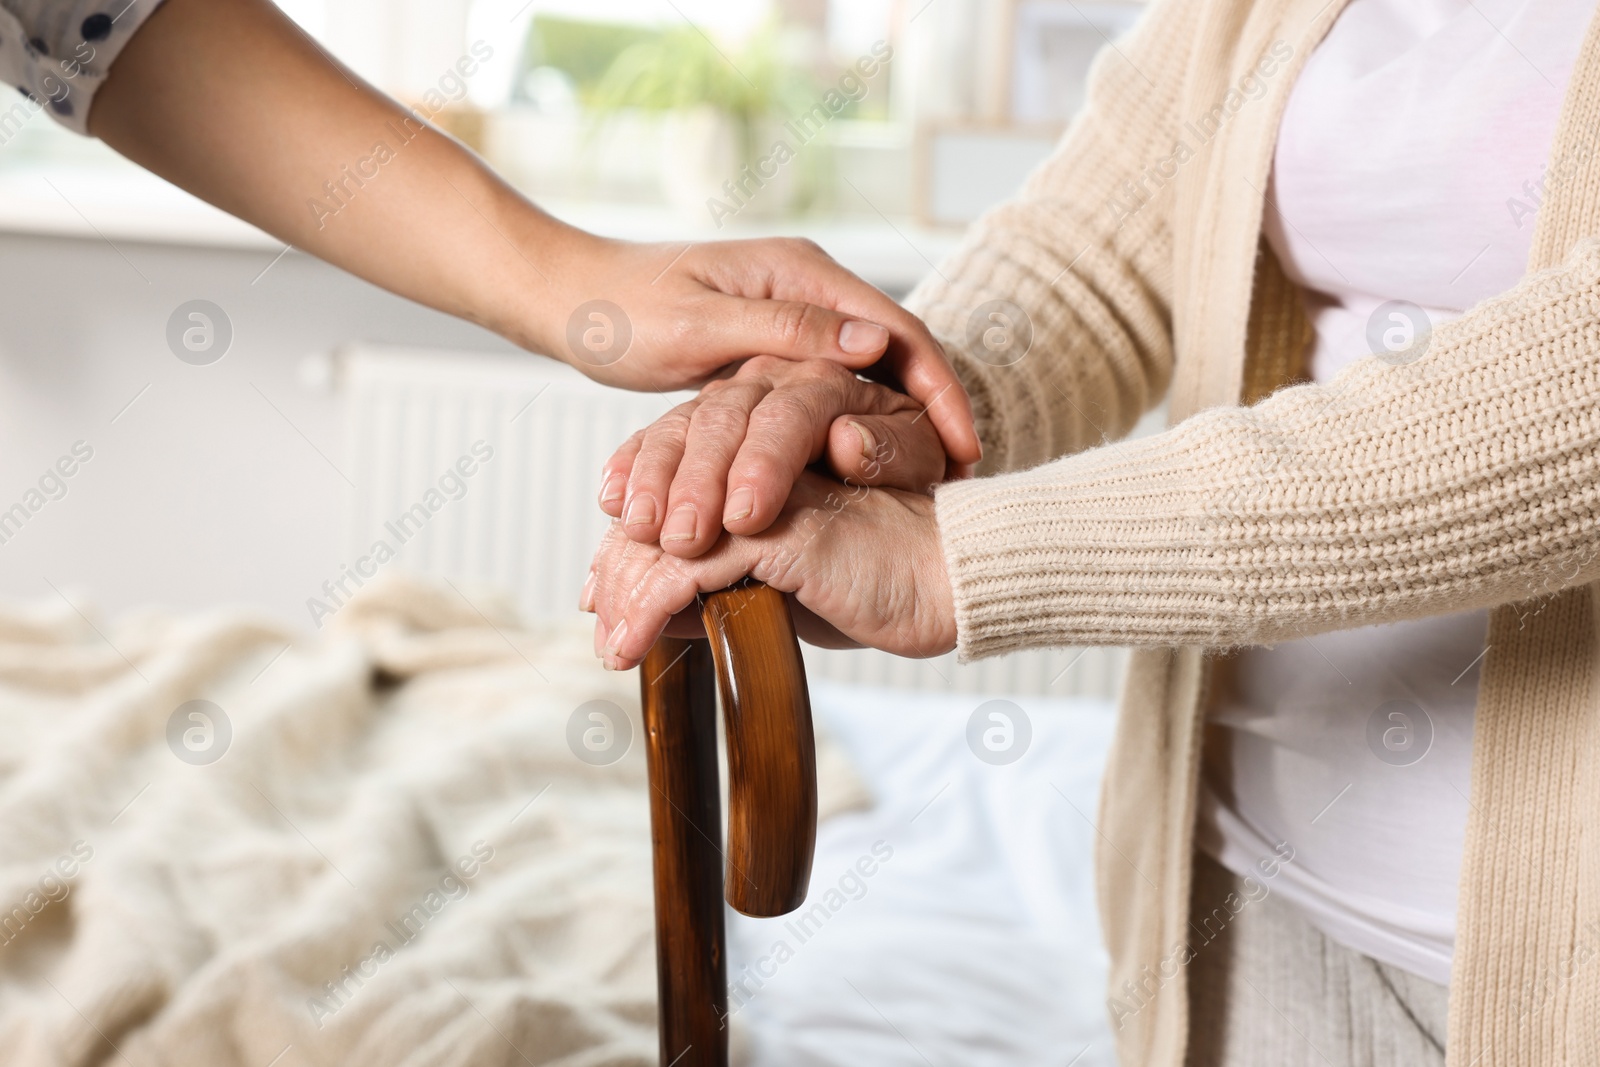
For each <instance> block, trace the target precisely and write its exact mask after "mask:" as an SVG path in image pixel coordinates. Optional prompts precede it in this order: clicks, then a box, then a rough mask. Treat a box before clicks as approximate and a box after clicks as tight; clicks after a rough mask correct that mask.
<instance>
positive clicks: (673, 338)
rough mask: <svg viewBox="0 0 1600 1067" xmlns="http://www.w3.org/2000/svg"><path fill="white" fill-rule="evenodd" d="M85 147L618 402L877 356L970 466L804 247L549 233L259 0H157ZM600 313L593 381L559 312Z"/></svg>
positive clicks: (861, 285)
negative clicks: (610, 353)
mask: <svg viewBox="0 0 1600 1067" xmlns="http://www.w3.org/2000/svg"><path fill="white" fill-rule="evenodd" d="M89 130H90V132H91V133H92V134H94V135H95V136H97V137H99V138H101V139H102V140H104V141H106V143H108V144H109V145H111V146H112V147H113V148H115V149H116V150H117V151H119V152H121V153H122V154H123V155H125V156H127V157H128V158H130V159H132V160H134V161H135V162H137V163H139V164H141V165H142V166H145V167H147V168H148V169H150V170H152V171H154V172H156V173H157V174H160V175H162V176H163V177H165V178H167V179H168V180H170V181H172V182H174V183H175V184H177V185H180V186H182V187H183V188H185V189H187V190H189V191H190V192H192V193H194V194H195V195H197V196H199V197H201V198H202V199H205V200H207V201H210V202H211V203H213V204H215V205H217V206H218V207H220V208H222V209H224V210H225V211H228V212H230V213H232V214H234V215H237V216H239V217H241V218H243V219H246V220H248V221H250V222H252V223H254V224H255V225H257V226H259V227H261V228H262V229H264V230H266V231H267V232H269V233H272V234H274V235H276V236H277V237H279V238H281V239H282V240H284V241H286V242H288V243H290V244H293V245H294V246H295V247H297V248H301V249H304V250H306V251H308V252H311V253H313V254H315V255H317V256H319V257H321V258H323V259H326V260H327V261H329V262H330V263H333V264H335V265H337V266H340V267H343V268H345V269H346V270H349V271H351V272H352V273H354V274H357V275H359V276H361V277H363V278H366V279H367V280H369V281H372V282H374V283H376V284H378V285H381V286H383V287H384V288H386V289H389V290H391V291H393V292H396V293H399V294H401V295H402V296H406V297H409V298H411V299H413V300H417V301H419V302H421V303H424V304H427V305H429V306H431V307H435V308H438V309H440V310H442V311H446V312H449V313H451V314H454V315H459V316H461V317H462V318H466V319H469V320H471V321H474V322H477V323H480V324H482V325H484V326H486V327H488V328H489V329H491V330H494V331H495V332H497V333H499V334H501V335H503V336H505V337H507V338H509V339H510V340H512V341H514V342H516V343H517V344H519V345H522V346H523V347H526V348H529V349H531V350H533V351H537V352H543V353H546V354H549V355H553V356H556V357H557V358H561V359H564V360H566V361H568V362H571V363H573V364H574V365H575V366H577V367H578V368H579V369H580V370H583V371H584V372H585V373H587V374H589V375H590V376H591V377H593V378H596V379H597V380H600V381H604V382H608V383H610V384H613V385H621V386H627V387H633V388H647V389H668V388H678V387H682V386H685V385H691V384H695V383H698V382H701V381H703V380H705V379H707V378H708V377H710V376H711V375H712V374H714V373H715V372H717V371H718V370H720V369H721V368H722V367H724V366H725V365H727V364H728V363H730V362H734V361H737V360H740V359H743V358H746V357H748V356H751V355H754V354H757V353H767V354H772V355H779V356H785V357H791V358H803V357H821V358H827V359H832V360H835V361H837V362H840V363H844V364H846V365H848V366H851V367H866V366H868V365H870V364H873V363H875V362H877V361H879V360H880V358H881V359H882V360H883V361H884V366H885V367H886V369H887V370H888V371H889V373H890V374H891V375H892V376H893V377H895V378H896V379H897V380H898V381H899V382H900V383H901V384H902V385H903V386H904V387H905V389H906V390H907V392H908V393H910V394H911V395H912V396H913V397H916V398H918V399H919V400H921V401H922V402H923V403H924V404H927V405H930V417H931V418H932V419H933V421H934V424H935V425H936V426H937V427H938V428H939V431H940V435H941V438H942V439H943V441H944V443H945V446H946V448H947V449H949V451H950V452H951V453H952V455H954V456H956V457H957V458H958V459H965V460H968V461H970V460H976V458H977V452H978V445H977V438H976V435H975V434H974V432H973V430H972V426H971V418H970V409H969V408H968V407H967V404H966V398H965V395H964V394H963V393H962V392H961V390H960V387H959V386H956V385H955V378H954V375H953V373H952V372H951V370H950V368H949V365H948V364H947V363H946V362H945V360H944V357H943V354H942V352H941V351H940V350H939V347H938V346H937V345H936V344H935V343H934V341H933V338H932V336H931V335H930V334H929V333H928V332H927V330H926V329H925V328H923V326H922V324H921V323H920V322H919V321H918V320H917V319H916V318H914V317H913V316H911V315H909V314H908V313H906V312H905V311H904V310H902V309H901V308H900V307H899V306H898V305H896V304H895V303H894V301H892V300H890V299H889V298H888V297H887V296H885V295H884V294H883V293H881V292H879V291H878V290H876V289H874V288H873V287H872V286H870V285H868V284H866V283H865V282H863V281H861V280H860V279H858V278H856V277H855V276H854V275H852V274H850V272H848V271H846V270H844V269H843V268H842V267H840V266H839V265H838V264H836V263H834V262H833V260H831V259H830V258H829V257H828V256H827V255H826V254H825V253H823V252H822V251H821V250H820V249H818V248H816V246H815V245H812V244H811V243H809V242H805V241H789V240H770V241H750V242H723V243H717V244H706V245H696V246H694V247H692V248H689V249H688V250H687V251H685V250H684V246H683V245H673V246H653V245H635V244H628V243H624V242H616V241H607V240H602V239H600V238H597V237H594V236H592V235H590V234H587V233H584V232H583V231H580V230H577V229H574V228H573V227H570V226H567V225H564V224H562V223H561V222H558V221H557V220H555V219H554V218H552V217H551V216H549V215H548V214H546V213H545V212H543V211H541V210H539V208H538V207H536V206H535V205H533V204H532V203H530V202H529V201H528V200H527V199H525V198H524V197H522V196H521V195H519V194H518V193H517V192H516V191H515V190H513V189H512V188H510V187H509V186H508V185H507V184H506V183H505V182H504V181H502V180H501V179H500V178H499V177H498V176H496V175H495V174H494V172H493V171H492V170H490V169H489V168H488V167H487V166H486V165H484V163H483V162H482V161H481V160H480V159H479V158H478V157H477V156H475V155H473V154H472V153H471V152H469V151H468V150H466V149H465V148H464V147H462V146H461V145H460V144H459V143H457V142H456V141H454V140H452V139H451V138H449V137H447V136H445V135H443V134H441V133H439V132H438V131H436V130H434V129H433V128H431V127H426V126H423V125H422V124H421V123H419V122H417V120H416V119H415V118H414V117H412V116H410V115H409V114H408V113H407V112H406V111H405V110H403V109H402V108H401V107H400V106H399V105H398V104H397V103H395V101H393V100H391V99H390V98H388V97H387V96H385V95H383V94H382V93H380V92H378V91H377V90H375V89H373V88H372V87H371V86H369V85H367V84H365V83H364V82H362V81H361V80H360V79H359V78H357V77H356V76H355V75H354V74H352V73H351V72H350V71H348V70H347V69H345V68H344V67H343V66H342V65H341V64H339V63H338V62H337V61H336V60H334V59H333V58H332V57H330V56H329V55H328V54H327V53H326V52H324V51H323V50H322V49H321V48H320V47H319V46H317V45H316V43H315V42H313V41H312V40H311V39H310V38H308V37H307V36H306V35H305V34H304V33H303V32H302V31H301V30H300V29H299V28H298V27H296V26H295V25H294V23H293V22H291V21H290V20H289V19H287V18H286V17H285V16H284V15H283V14H282V13H281V12H279V11H278V9H277V8H276V7H275V6H273V5H272V4H271V3H269V2H268V0H166V2H165V3H164V4H163V5H162V6H161V7H160V8H159V9H158V10H156V11H155V12H154V13H153V14H152V15H150V17H149V19H148V21H146V23H145V24H144V25H143V27H141V28H140V29H139V30H138V31H137V33H136V34H135V35H134V37H133V38H132V39H131V40H130V41H129V42H128V43H127V45H126V47H125V48H124V49H123V51H122V53H121V55H120V56H119V57H118V58H117V60H116V61H115V63H114V65H113V66H112V68H111V70H110V72H109V74H108V76H107V78H106V81H105V84H104V85H103V86H102V87H101V88H100V89H99V91H98V93H97V94H96V96H95V100H94V104H93V109H92V111H91V112H90V115H89ZM401 131H404V132H405V136H408V137H410V139H409V140H404V141H402V139H401ZM380 142H382V143H383V144H384V152H383V153H379V152H378V150H377V149H376V146H377V145H378V144H379V143H380ZM380 154H382V155H385V156H387V157H389V158H387V161H386V162H382V163H379V162H377V161H376V158H375V157H376V156H378V155H380ZM358 168H359V169H360V170H364V171H365V172H366V173H367V174H368V175H372V174H373V173H374V171H375V172H376V176H373V177H369V178H365V179H363V181H364V184H362V185H360V186H359V187H358V186H356V184H355V183H354V182H353V181H350V180H349V179H348V178H347V175H348V174H349V173H352V172H358ZM328 182H333V183H337V184H339V185H342V186H343V187H344V188H345V189H346V190H347V192H346V193H345V194H344V195H343V196H342V199H343V200H345V202H346V203H345V205H344V206H342V207H341V208H340V209H339V210H338V212H337V213H336V214H330V213H329V212H328V211H327V210H322V211H317V210H314V209H313V208H312V206H311V204H312V203H313V202H314V201H318V200H320V201H321V202H322V203H323V204H324V205H327V204H329V203H331V202H332V201H330V200H329V198H328V195H327V187H326V186H325V184H324V183H328ZM596 299H603V300H610V301H612V302H613V303H615V304H617V305H618V306H620V307H621V308H622V309H623V310H624V311H625V313H626V314H627V315H628V316H629V318H630V319H631V322H632V327H633V336H634V340H633V345H632V347H631V348H630V349H629V350H628V353H627V355H626V356H625V357H624V358H622V359H620V360H618V361H616V362H614V363H611V364H609V365H603V366H602V365H595V364H593V363H586V362H585V361H583V360H582V359H579V358H577V357H576V356H575V355H574V353H573V352H572V350H571V348H570V347H569V345H568V341H567V325H568V320H569V319H570V318H571V316H572V314H573V312H574V311H575V310H577V309H578V308H579V307H580V306H581V305H583V304H585V303H587V302H588V301H591V300H596ZM952 386H954V388H951V387H952ZM936 397H938V398H939V399H938V400H937V402H935V398H936Z"/></svg>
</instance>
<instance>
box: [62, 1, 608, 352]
mask: <svg viewBox="0 0 1600 1067" xmlns="http://www.w3.org/2000/svg"><path fill="white" fill-rule="evenodd" d="M89 130H90V132H91V133H92V134H94V135H95V136H97V137H99V138H101V139H102V140H104V141H105V142H106V143H107V144H109V145H111V147H113V148H115V149H116V150H117V151H119V152H121V153H122V154H123V155H125V156H127V157H128V158H130V159H132V160H133V161H134V162H136V163H139V164H140V165H142V166H144V167H146V168H148V169H149V170H152V171H154V172H155V173H157V174H160V175H161V176H162V177H164V178H166V179H168V180H169V181H171V182H173V183H174V184H176V185H179V186H181V187H182V188H184V189H187V190H189V191H190V192H192V193H194V194H195V195H196V196H199V197H201V198H202V199H204V200H207V201H209V202H210V203H212V204H215V205H216V206H218V207H220V208H222V209H223V210H225V211H228V212H230V213H231V214H234V215H237V216H239V217H240V218H243V219H245V220H247V221H249V222H251V223H254V224H255V225H256V226H259V227H260V228H261V229H263V230H266V231H267V232H268V233H271V234H273V235H274V236H276V237H278V238H280V239H281V240H283V241H285V242H287V243H289V244H292V245H294V246H295V247H296V248H300V249H303V250H305V251H307V252H310V253H312V254H313V255H316V256H318V257H320V258H322V259H325V260H327V261H328V262H330V263H333V264H335V265H336V266H339V267H342V268H344V269H346V270H348V271H350V272H351V273H353V274H356V275H358V276H360V277H362V278H365V279H366V280H368V281H370V282H373V283H374V284H376V285H380V286H382V287H384V288H386V289H389V290H391V291H393V292H396V293H399V294H400V295H402V296H406V297H409V298H410V299H413V300H416V301H418V302H419V303H423V304H426V305H428V306H430V307H434V308H437V309H439V310H441V311H445V312H448V313H450V314H453V315H459V316H461V317H462V318H465V319H469V320H471V321H473V322H477V323H480V324H481V325H483V326H486V327H488V328H489V329H491V330H494V331H495V332H497V333H500V334H502V335H504V336H507V337H508V338H510V339H511V340H512V341H514V342H516V343H518V344H520V345H523V346H524V347H528V348H531V349H534V350H536V351H543V352H547V353H551V354H554V355H561V354H563V352H564V347H563V346H562V345H560V344H559V343H558V339H557V338H556V337H553V336H550V334H551V333H552V331H551V330H550V329H549V328H547V326H546V324H545V323H543V322H542V321H541V320H540V319H539V317H538V316H537V315H536V314H535V313H534V311H535V309H536V308H537V307H539V306H540V305H541V302H543V303H544V304H553V303H557V302H556V301H553V300H552V299H551V296H552V292H551V290H552V284H553V283H552V279H556V278H560V277H562V276H564V274H565V273H570V272H569V271H568V269H567V268H568V264H569V263H570V262H572V261H574V260H575V259H577V258H579V257H580V256H581V254H582V252H583V250H584V249H585V247H586V246H588V245H590V244H591V243H592V242H594V240H595V239H594V238H591V237H589V236H588V235H585V234H583V233H582V232H581V231H577V230H574V229H573V228H571V227H569V226H566V225H564V224H562V223H559V222H557V221H556V220H555V219H553V218H551V217H550V216H549V215H547V214H545V213H544V212H542V211H540V210H539V209H538V208H537V207H535V206H534V205H533V204H531V203H529V202H528V201H527V200H526V199H525V198H523V197H522V196H520V195H519V194H518V193H517V192H516V191H515V190H513V189H511V188H510V187H509V186H507V185H506V184H505V183H504V182H503V181H502V180H500V179H499V178H498V177H497V176H496V175H495V174H494V173H493V172H492V171H490V170H489V169H488V168H487V167H486V166H485V165H484V164H483V163H482V162H481V161H480V160H479V159H478V158H477V157H476V156H475V155H473V154H472V153H471V152H469V151H467V150H466V149H465V148H463V147H462V146H461V145H460V144H458V143H457V142H455V141H454V140H452V139H450V138H449V137H446V136H444V135H443V134H441V133H439V132H438V131H436V130H434V129H433V128H432V127H429V126H425V125H424V124H422V123H421V122H419V121H418V120H417V118H415V117H414V116H412V115H410V114H409V113H408V112H406V111H405V110H404V109H402V108H401V107H400V106H399V105H398V104H396V103H395V102H394V101H393V100H391V99H390V98H388V97H387V96H384V95H383V94H382V93H379V92H378V91H376V90H375V89H373V88H372V87H370V86H368V85H366V84H365V83H364V82H362V81H361V80H360V79H359V78H357V77H356V76H355V75H353V74H352V73H350V72H349V71H348V70H346V69H345V68H344V67H343V66H342V65H340V64H339V63H338V62H337V61H336V60H334V59H333V58H332V57H330V56H329V55H328V54H327V53H326V52H324V51H322V50H321V48H320V47H318V46H317V45H316V44H315V43H314V42H313V41H312V40H311V39H310V38H309V37H307V36H306V35H305V34H304V33H303V32H301V31H300V29H299V28H298V27H297V26H295V25H294V24H293V23H292V22H290V21H289V20H288V19H287V18H286V17H285V16H284V15H283V14H282V13H281V12H279V11H278V9H277V8H276V7H274V6H273V5H272V4H271V3H269V2H268V0H166V3H165V4H164V5H163V6H162V7H161V8H160V9H159V10H157V11H156V12H155V13H154V14H153V15H151V16H150V18H149V20H148V21H147V22H146V24H145V25H144V26H143V27H142V28H141V29H140V31H139V32H138V33H137V34H136V35H135V36H134V37H133V39H132V40H131V41H129V42H128V44H127V46H126V47H125V48H124V50H123V52H122V54H121V56H120V57H119V58H118V60H117V62H116V65H115V66H114V67H113V68H112V70H111V72H110V74H109V76H108V77H107V79H106V81H105V84H104V85H103V86H102V87H101V88H100V90H99V93H98V95H97V96H96V98H95V103H94V108H93V110H92V111H91V113H90V116H89Z"/></svg>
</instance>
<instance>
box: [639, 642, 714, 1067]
mask: <svg viewBox="0 0 1600 1067" xmlns="http://www.w3.org/2000/svg"><path fill="white" fill-rule="evenodd" d="M639 670H640V679H639V681H640V687H641V688H642V690H643V696H644V702H643V707H644V734H645V746H646V751H645V755H646V761H647V764H648V766H649V775H650V841H651V847H652V853H653V856H654V870H655V892H656V987H657V989H658V990H659V992H660V1019H661V1022H660V1026H661V1063H662V1064H663V1067H665V1065H666V1064H673V1065H675V1067H727V1063H728V1030H727V1027H726V1026H725V1025H724V1017H725V1016H726V1015H727V1013H728V965H727V958H726V938H725V933H724V929H723V919H722V849H721V848H720V847H719V845H718V842H719V841H720V840H721V838H722V801H721V799H720V797H719V795H718V793H719V790H718V782H717V719H716V702H715V696H714V692H715V691H714V689H713V683H712V671H713V666H712V661H711V650H710V649H709V648H708V647H707V645H706V642H704V641H680V640H677V639H675V638H670V637H663V638H662V639H661V640H659V641H657V642H656V644H655V647H654V648H652V649H651V650H650V652H649V654H648V655H647V656H646V657H645V660H644V663H643V664H641V665H640V668H639Z"/></svg>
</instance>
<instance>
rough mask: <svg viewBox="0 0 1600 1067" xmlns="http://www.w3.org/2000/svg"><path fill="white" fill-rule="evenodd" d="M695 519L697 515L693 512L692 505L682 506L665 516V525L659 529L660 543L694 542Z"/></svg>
mask: <svg viewBox="0 0 1600 1067" xmlns="http://www.w3.org/2000/svg"><path fill="white" fill-rule="evenodd" d="M697 519H698V513H697V512H696V511H695V510H694V505H693V504H684V505H683V506H682V507H680V508H678V509H677V510H675V511H674V512H673V513H672V514H671V515H668V516H667V522H666V525H665V526H663V527H661V543H662V544H666V543H667V542H668V541H692V540H694V532H695V527H696V526H697V525H698V522H697Z"/></svg>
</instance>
